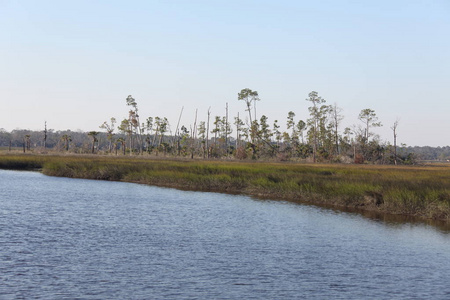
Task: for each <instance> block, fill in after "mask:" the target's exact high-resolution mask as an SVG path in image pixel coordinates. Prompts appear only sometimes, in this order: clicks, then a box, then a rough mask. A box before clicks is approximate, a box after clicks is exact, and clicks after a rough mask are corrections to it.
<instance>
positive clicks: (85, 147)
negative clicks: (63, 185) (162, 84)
mask: <svg viewBox="0 0 450 300" xmlns="http://www.w3.org/2000/svg"><path fill="white" fill-rule="evenodd" d="M237 100H238V101H242V102H244V109H245V111H246V113H245V114H244V118H242V115H240V114H239V113H238V114H237V116H234V117H232V116H229V114H228V103H227V105H226V110H225V112H224V113H225V114H224V115H223V116H211V112H210V109H208V113H207V116H205V119H204V120H198V116H197V111H196V114H195V121H194V123H193V124H190V125H186V124H180V119H181V115H182V113H183V109H182V110H181V113H180V118H179V120H178V123H177V124H176V127H175V128H174V129H175V131H174V132H172V126H171V125H172V124H171V123H169V120H168V119H167V118H166V117H160V116H153V117H152V116H149V117H147V118H146V119H143V118H141V116H140V111H139V106H138V103H137V101H136V99H135V98H133V97H132V96H131V95H129V96H128V97H127V98H126V99H125V101H126V106H127V107H128V108H129V110H128V116H127V117H126V118H123V119H122V120H121V121H120V122H117V119H116V118H115V117H112V118H110V119H109V120H108V121H104V122H103V123H102V124H101V125H100V126H99V129H101V130H102V131H90V132H87V133H85V132H73V131H70V130H66V131H54V130H51V129H47V124H46V123H45V128H44V130H43V131H42V132H32V131H27V130H13V131H12V132H6V131H5V130H0V146H1V147H3V148H5V147H7V148H8V150H10V151H11V150H14V149H16V150H17V149H23V151H24V152H27V151H41V152H47V151H59V152H73V153H90V154H110V155H164V156H180V157H190V158H206V159H207V158H215V159H241V160H242V159H253V160H281V161H287V160H291V161H302V160H303V161H309V162H344V163H379V164H413V163H415V162H416V161H417V160H418V159H419V158H420V159H433V160H436V159H441V160H446V159H449V158H450V150H449V149H446V148H444V149H435V148H431V147H428V148H426V147H423V149H422V148H420V149H419V148H411V147H409V148H407V147H406V146H405V145H401V146H400V147H398V146H397V134H398V125H399V122H398V120H397V121H396V122H395V123H394V124H393V126H392V127H391V129H392V131H393V144H390V143H386V142H385V143H383V142H381V141H380V138H379V136H378V135H377V134H376V133H375V132H376V131H375V130H376V128H378V127H380V126H382V124H381V122H379V121H378V116H377V114H376V112H375V111H374V110H373V109H370V108H365V109H362V110H361V112H360V114H359V116H358V123H357V124H355V125H354V126H352V127H346V128H341V124H342V120H343V119H344V115H343V114H342V111H343V110H342V108H340V107H338V106H337V104H333V105H329V104H327V101H326V100H325V99H324V98H322V97H321V96H319V94H318V92H316V91H312V92H311V93H309V94H308V97H307V98H306V99H305V100H306V101H307V102H308V103H309V107H308V113H309V114H308V118H307V119H306V120H297V119H296V118H295V117H296V114H295V113H294V112H293V111H289V112H288V113H287V116H286V120H285V123H284V124H285V128H286V130H285V131H282V130H281V129H280V128H281V125H280V124H282V123H283V121H279V120H274V121H270V120H269V117H268V116H266V115H261V116H258V115H257V110H256V104H257V102H259V101H261V99H260V97H259V94H258V92H257V91H253V90H251V89H249V88H245V89H242V90H241V91H240V92H239V93H238V94H237ZM141 120H143V121H141Z"/></svg>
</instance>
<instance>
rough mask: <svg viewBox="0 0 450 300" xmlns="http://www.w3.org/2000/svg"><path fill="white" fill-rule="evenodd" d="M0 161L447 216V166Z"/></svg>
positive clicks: (0, 164)
mask: <svg viewBox="0 0 450 300" xmlns="http://www.w3.org/2000/svg"><path fill="white" fill-rule="evenodd" d="M0 168H3V169H16V170H36V169H42V172H43V173H44V174H46V175H51V176H62V177H71V178H87V179H100V180H113V181H128V182H137V183H143V184H151V185H158V186H165V187H174V188H180V189H189V190H201V191H217V192H227V193H240V194H248V195H255V196H261V197H269V198H272V199H284V200H292V201H307V202H312V203H320V204H331V205H336V206H345V207H355V208H362V209H365V210H374V211H381V212H387V213H393V214H405V215H414V216H421V217H424V218H433V219H443V220H450V166H448V165H438V166H435V165H433V166H420V167H417V166H416V167H393V166H373V165H337V164H336V165H323V164H317V165H312V164H286V163H248V162H235V161H226V162H223V161H195V160H189V161H188V160H169V159H167V160H162V159H159V160H155V159H145V158H141V157H109V156H47V155H0Z"/></svg>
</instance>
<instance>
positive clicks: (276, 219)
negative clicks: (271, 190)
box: [0, 171, 450, 299]
mask: <svg viewBox="0 0 450 300" xmlns="http://www.w3.org/2000/svg"><path fill="white" fill-rule="evenodd" d="M449 250H450V236H449V235H448V234H447V233H446V232H444V231H440V230H438V229H436V228H434V227H430V226H427V225H424V224H412V223H403V224H398V223H395V224H389V223H385V222H381V221H376V220H370V219H367V218H365V217H363V216H361V215H358V214H352V213H344V212H338V211H332V210H328V209H322V208H317V207H313V206H305V205H296V204H290V203H286V202H276V201H261V200H254V199H251V198H249V197H244V196H232V195H222V194H216V193H199V192H185V191H177V190H173V189H164V188H157V187H150V186H143V185H136V184H129V183H118V182H102V181H90V180H76V179H66V178H53V177H47V176H44V175H42V174H39V173H33V172H14V171H0V299H293V298H294V299H295V298H308V299H328V298H332V299H407V298H409V299H425V298H427V299H449V298H450V286H449V285H448V282H450V251H449Z"/></svg>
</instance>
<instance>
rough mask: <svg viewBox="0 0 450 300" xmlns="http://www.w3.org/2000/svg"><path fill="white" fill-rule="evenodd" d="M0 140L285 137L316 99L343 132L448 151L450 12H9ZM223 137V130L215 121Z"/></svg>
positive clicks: (431, 8) (211, 4) (192, 6)
mask: <svg viewBox="0 0 450 300" xmlns="http://www.w3.org/2000/svg"><path fill="white" fill-rule="evenodd" d="M0 25H1V26H2V27H3V28H4V29H5V30H2V31H1V33H0V46H1V47H0V54H1V56H2V60H1V71H0V99H1V100H0V101H1V107H2V108H1V109H0V128H4V129H5V130H7V131H11V130H14V129H30V130H43V127H44V122H45V121H47V126H48V128H49V129H54V130H57V131H58V130H67V129H70V130H72V131H77V130H81V131H92V130H96V131H101V130H100V129H99V126H100V125H101V124H102V123H103V122H104V121H109V119H110V118H111V117H115V118H116V119H117V120H118V121H119V122H120V120H122V119H123V118H126V117H127V115H128V107H127V106H126V102H125V99H126V97H127V96H128V95H132V96H133V97H134V98H135V99H136V101H137V103H138V107H139V112H140V116H141V121H143V120H144V119H145V118H147V117H150V116H151V117H153V118H154V117H156V116H160V117H167V118H168V119H169V121H170V123H171V127H172V131H173V132H174V131H175V127H176V124H177V121H178V116H179V114H180V111H181V108H182V107H184V111H183V117H182V120H181V122H180V126H181V125H185V126H186V127H188V128H189V126H190V125H192V124H193V123H194V117H195V111H196V109H198V122H199V121H206V118H207V110H208V108H209V107H211V119H213V118H214V116H216V115H219V116H224V115H225V106H226V103H228V106H229V116H230V119H233V118H234V117H235V116H236V115H237V113H238V112H239V114H240V116H241V118H245V116H246V114H247V112H246V111H245V104H244V103H243V102H242V101H238V100H237V94H238V92H240V91H241V90H242V89H243V88H250V89H252V90H256V91H258V93H259V95H260V98H261V101H260V102H258V103H257V114H258V116H259V117H260V116H261V115H263V114H264V115H266V116H268V118H269V124H273V121H274V120H278V123H279V124H280V125H282V129H284V128H285V124H286V117H287V114H288V112H289V111H293V112H295V114H296V117H295V120H296V121H298V120H300V119H302V120H305V121H306V119H307V118H308V115H309V114H308V106H309V102H307V101H305V99H306V98H307V97H308V93H310V92H311V91H317V92H318V93H319V96H321V97H323V98H324V99H326V100H327V104H330V105H332V104H334V103H336V104H337V105H338V106H339V107H341V108H342V109H343V111H342V114H343V115H344V117H345V118H344V120H343V122H342V126H341V132H342V131H343V129H344V128H345V127H351V126H353V125H362V123H361V122H360V121H359V120H358V114H359V112H360V111H361V110H362V109H365V108H371V109H373V110H375V112H376V114H377V116H378V117H379V121H381V122H382V124H383V127H381V128H375V129H374V132H375V133H377V134H379V135H380V137H381V140H382V141H389V142H391V143H392V141H393V137H392V136H393V134H392V130H391V129H390V127H392V125H393V124H394V122H395V121H396V120H399V126H398V143H399V144H401V143H405V144H407V145H408V146H433V147H436V146H447V145H450V133H449V130H448V128H450V117H449V114H450V101H449V100H450V99H449V95H450V40H449V39H448V38H447V35H448V32H450V2H448V1H444V0H442V1H394V2H392V1H377V2H354V1H339V2H336V1H320V2H311V1H293V0H292V1H288V0H281V1H277V2H276V3H275V2H272V1H233V0H232V1H171V2H168V1H129V2H127V3H121V2H116V1H113V2H103V1H99V2H91V1H76V2H65V1H20V2H17V1H8V0H6V1H0ZM211 124H212V121H211Z"/></svg>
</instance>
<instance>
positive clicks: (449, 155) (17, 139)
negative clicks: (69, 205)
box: [0, 129, 450, 161]
mask: <svg viewBox="0 0 450 300" xmlns="http://www.w3.org/2000/svg"><path fill="white" fill-rule="evenodd" d="M88 134H89V132H82V131H71V130H63V131H55V130H51V129H50V130H48V132H47V141H46V150H45V151H55V152H65V151H68V152H70V153H79V154H83V153H91V151H92V138H91V137H90V136H89V135H88ZM27 136H28V138H27ZM153 137H154V136H150V138H153ZM116 138H117V139H120V138H122V139H126V135H121V134H116ZM173 138H174V137H173V136H166V137H164V140H165V141H166V142H170V141H171V140H173ZM27 139H28V140H29V145H30V149H27ZM229 142H230V144H233V143H235V139H233V138H231V139H230V141H229ZM210 143H212V144H214V139H212V140H211V141H210ZM24 145H25V151H27V152H28V151H33V152H44V133H43V131H31V130H22V129H15V130H13V131H11V132H8V131H6V130H4V129H0V147H1V149H3V150H8V149H9V148H10V147H11V151H23V149H24ZM109 147H110V142H109V140H108V136H107V133H104V132H99V133H98V135H97V142H96V145H95V152H96V153H101V154H108V153H111V154H116V148H117V154H118V155H123V152H122V151H121V150H122V149H121V145H118V144H116V145H113V147H112V151H109ZM385 147H386V146H385ZM230 149H232V150H233V151H234V146H230ZM151 153H153V154H155V153H156V150H155V149H153V151H151ZM126 154H129V150H127V152H126ZM169 154H171V153H166V155H169ZM232 154H233V156H235V155H236V153H233V152H232ZM180 155H181V154H180ZM183 155H185V153H184V154H183ZM185 156H186V155H185ZM398 156H399V157H403V158H404V159H407V157H408V156H410V157H411V156H412V157H413V158H414V160H415V161H421V160H429V161H447V160H450V146H445V147H430V146H420V147H419V146H415V147H411V146H407V147H406V146H402V147H399V149H398ZM349 158H350V159H353V157H352V156H351V155H350V156H349Z"/></svg>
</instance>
